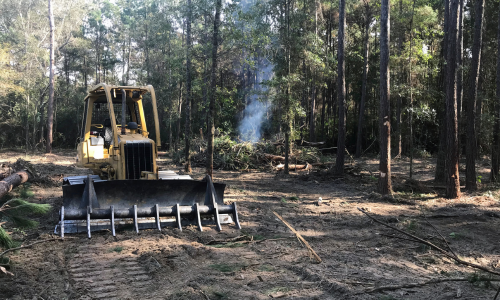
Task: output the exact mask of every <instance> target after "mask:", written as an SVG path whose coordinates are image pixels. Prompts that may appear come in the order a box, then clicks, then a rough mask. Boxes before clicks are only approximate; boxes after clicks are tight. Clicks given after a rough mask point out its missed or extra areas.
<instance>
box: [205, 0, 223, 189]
mask: <svg viewBox="0 0 500 300" xmlns="http://www.w3.org/2000/svg"><path fill="white" fill-rule="evenodd" d="M221 8H222V0H216V2H215V19H214V32H213V37H212V43H213V44H212V72H211V75H210V104H209V109H208V123H209V126H210V130H209V132H208V147H207V148H208V149H207V151H208V158H207V174H208V175H210V177H212V179H213V171H214V134H215V125H214V116H215V98H216V92H217V86H216V82H217V78H216V71H217V48H218V47H219V24H220V10H221Z"/></svg>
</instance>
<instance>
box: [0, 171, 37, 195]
mask: <svg viewBox="0 0 500 300" xmlns="http://www.w3.org/2000/svg"><path fill="white" fill-rule="evenodd" d="M29 178H30V174H29V173H28V172H27V171H19V172H16V173H14V174H12V175H10V176H8V177H6V178H5V179H4V180H2V181H0V198H2V197H3V196H5V194H7V193H8V192H10V191H12V189H13V188H15V187H16V186H18V185H20V184H23V183H25V182H26V181H28V179H29Z"/></svg>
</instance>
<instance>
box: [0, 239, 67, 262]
mask: <svg viewBox="0 0 500 300" xmlns="http://www.w3.org/2000/svg"><path fill="white" fill-rule="evenodd" d="M64 239H76V238H74V237H66V238H54V239H47V240H41V241H36V242H34V243H31V244H29V245H26V246H21V247H17V248H10V249H7V250H5V251H4V252H2V253H0V257H2V256H4V255H5V254H6V253H8V252H10V251H16V250H21V249H24V248H31V247H33V246H34V245H36V244H40V243H45V242H50V241H64Z"/></svg>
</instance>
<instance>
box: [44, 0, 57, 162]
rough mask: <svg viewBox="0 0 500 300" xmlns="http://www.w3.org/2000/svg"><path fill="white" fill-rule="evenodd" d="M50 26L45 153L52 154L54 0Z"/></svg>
mask: <svg viewBox="0 0 500 300" xmlns="http://www.w3.org/2000/svg"><path fill="white" fill-rule="evenodd" d="M49 25H50V50H49V51H50V62H49V69H50V75H49V103H48V107H47V145H46V148H45V151H46V152H47V153H51V152H52V129H53V125H54V47H55V45H54V14H53V13H52V0H49Z"/></svg>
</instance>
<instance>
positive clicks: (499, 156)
mask: <svg viewBox="0 0 500 300" xmlns="http://www.w3.org/2000/svg"><path fill="white" fill-rule="evenodd" d="M497 49H500V12H499V13H498V29H497ZM495 100H496V101H495V110H494V112H493V116H494V117H495V127H494V130H493V144H492V145H491V174H490V177H491V181H498V179H499V171H500V51H497V78H496V99H495Z"/></svg>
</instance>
